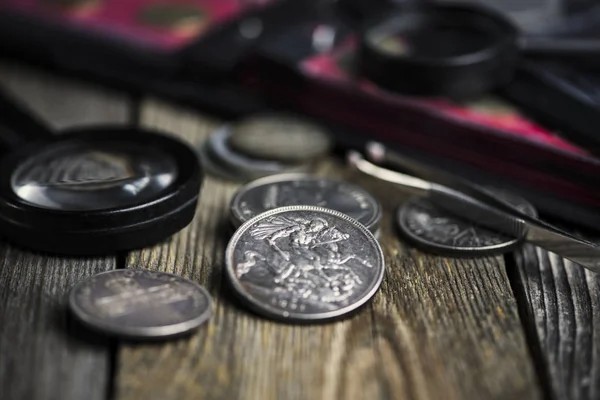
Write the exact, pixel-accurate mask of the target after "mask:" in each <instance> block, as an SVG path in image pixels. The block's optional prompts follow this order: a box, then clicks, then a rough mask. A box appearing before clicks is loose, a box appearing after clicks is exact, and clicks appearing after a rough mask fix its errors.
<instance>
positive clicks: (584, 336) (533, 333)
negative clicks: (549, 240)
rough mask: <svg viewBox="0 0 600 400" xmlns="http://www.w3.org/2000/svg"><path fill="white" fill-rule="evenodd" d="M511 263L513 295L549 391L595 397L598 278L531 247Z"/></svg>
mask: <svg viewBox="0 0 600 400" xmlns="http://www.w3.org/2000/svg"><path fill="white" fill-rule="evenodd" d="M513 262H514V265H513V266H511V268H513V269H514V270H513V271H511V275H514V277H513V281H514V287H515V293H516V294H517V296H518V297H519V300H520V303H521V305H522V307H521V308H522V314H523V317H524V318H523V319H524V321H525V323H526V328H527V330H528V331H529V341H530V346H531V347H532V353H533V354H534V355H535V356H536V357H537V363H538V370H539V371H540V375H541V378H542V380H543V381H544V382H545V384H546V385H547V387H548V393H549V394H551V395H552V396H553V397H554V398H555V399H572V400H593V399H598V398H600V276H598V275H597V274H594V273H593V272H589V271H587V270H585V269H584V268H582V267H580V266H579V265H576V264H574V263H572V262H570V261H568V260H565V259H562V258H561V257H558V256H557V255H556V254H553V253H548V252H547V251H545V250H542V249H539V248H536V247H534V246H531V245H526V246H525V247H523V249H521V250H520V251H517V252H516V253H515V254H514V260H513ZM509 263H510V262H509Z"/></svg>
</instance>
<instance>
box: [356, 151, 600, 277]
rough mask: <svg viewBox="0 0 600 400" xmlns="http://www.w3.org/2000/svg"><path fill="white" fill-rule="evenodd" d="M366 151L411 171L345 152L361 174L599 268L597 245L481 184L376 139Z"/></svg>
mask: <svg viewBox="0 0 600 400" xmlns="http://www.w3.org/2000/svg"><path fill="white" fill-rule="evenodd" d="M366 154H367V155H368V157H369V158H370V159H372V160H373V161H375V162H383V161H388V162H389V163H393V164H394V165H395V166H398V167H400V168H401V169H403V170H406V171H409V173H410V174H411V175H408V174H404V173H401V172H397V171H392V170H389V169H386V168H382V167H379V166H377V165H375V164H373V163H371V162H369V161H367V160H366V159H364V158H363V156H362V155H361V154H360V153H359V152H356V151H350V152H349V153H348V162H349V163H350V164H351V165H352V166H353V167H354V168H356V169H358V170H359V171H360V172H362V173H364V174H367V175H369V176H372V177H375V178H378V179H380V180H383V181H386V182H390V183H393V184H395V185H400V186H402V187H403V188H404V189H406V190H408V191H410V192H412V193H413V194H415V195H418V196H426V197H427V198H429V200H431V201H432V202H433V203H434V204H435V205H436V206H438V207H440V208H441V209H445V210H446V211H448V212H450V213H452V214H454V215H456V216H458V217H461V218H464V219H466V220H469V221H472V222H474V223H476V224H478V225H481V226H485V227H487V228H489V229H492V230H495V231H497V232H501V233H504V234H506V235H510V236H512V237H516V238H519V237H523V238H524V239H525V240H526V241H527V242H529V243H531V244H533V245H536V246H539V247H541V248H544V249H546V250H548V251H550V252H553V253H556V254H557V255H559V256H562V257H564V258H566V259H569V260H571V261H573V262H575V263H577V264H580V265H581V266H583V267H585V268H587V269H589V270H591V271H594V272H600V246H599V245H597V244H595V243H592V242H589V241H587V240H585V239H582V238H579V237H577V236H575V235H572V234H570V233H568V232H565V231H563V230H562V229H559V228H557V227H555V226H553V225H551V224H549V223H546V222H544V221H541V220H540V219H538V218H536V217H534V216H530V215H527V214H525V213H524V212H522V211H521V210H519V209H517V208H516V207H514V206H513V205H511V204H509V203H507V202H505V201H503V200H502V199H500V198H498V197H496V196H495V195H494V194H493V193H491V192H490V191H488V190H487V189H485V188H483V187H480V186H478V185H476V184H473V183H471V182H469V181H467V180H464V179H463V178H460V177H457V176H454V175H451V174H449V173H446V172H444V171H439V170H436V169H434V168H432V167H429V166H425V165H423V164H421V163H418V162H415V161H413V160H409V159H407V158H406V157H403V156H401V155H399V154H396V153H393V152H391V151H389V150H387V149H386V148H385V147H384V146H383V145H382V144H380V143H374V142H371V143H369V144H367V147H366Z"/></svg>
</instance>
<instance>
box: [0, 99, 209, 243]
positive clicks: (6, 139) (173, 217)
mask: <svg viewBox="0 0 600 400" xmlns="http://www.w3.org/2000/svg"><path fill="white" fill-rule="evenodd" d="M0 157H1V159H0V235H2V236H3V237H4V238H6V239H8V240H9V241H11V242H13V243H15V244H18V245H21V246H23V247H29V248H33V249H36V250H42V251H47V252H52V253H59V254H71V255H92V254H106V253H109V254H110V253H115V252H117V251H123V250H131V249H134V248H139V247H144V246H148V245H151V244H154V243H156V242H159V241H160V240H164V239H166V238H168V237H169V236H170V235H172V234H174V233H176V232H177V231H179V230H180V229H182V228H183V227H185V226H186V225H187V224H189V223H190V221H191V220H192V218H193V217H194V214H195V211H196V205H197V203H198V196H199V194H200V189H201V186H202V179H203V172H202V169H201V167H200V161H199V160H198V157H197V155H196V152H195V151H194V150H193V149H192V148H191V147H190V146H189V145H188V144H186V143H184V142H183V141H181V140H179V139H177V138H175V137H171V136H170V135H167V134H163V133H160V132H154V131H149V130H140V129H131V128H123V127H119V126H99V127H95V128H87V129H74V130H71V131H67V132H62V133H61V134H60V135H57V134H55V133H54V132H52V131H51V130H50V129H49V128H48V127H46V126H44V124H43V123H42V122H41V121H39V120H37V119H35V118H34V117H33V116H30V115H29V113H28V112H27V111H26V110H25V108H24V107H23V106H22V105H20V104H18V103H17V102H15V101H13V100H12V99H10V96H8V95H7V94H5V93H3V92H2V91H0Z"/></svg>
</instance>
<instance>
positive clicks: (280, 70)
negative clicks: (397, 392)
mask: <svg viewBox="0 0 600 400" xmlns="http://www.w3.org/2000/svg"><path fill="white" fill-rule="evenodd" d="M160 4H162V5H163V7H166V8H165V9H157V8H156V7H157V6H156V3H155V2H151V1H149V0H80V1H61V0H45V1H42V0H6V1H3V2H2V4H0V51H1V52H2V54H4V55H5V56H10V57H13V58H18V59H21V60H27V61H29V62H32V63H35V64H41V65H43V66H45V67H52V68H53V69H55V70H58V71H61V72H63V73H66V74H69V75H73V76H77V77H84V78H86V79H94V80H97V81H99V82H102V83H107V84H110V85H112V86H115V87H118V88H124V89H126V90H130V91H132V92H134V93H156V94H158V95H161V96H164V97H166V98H168V99H172V100H176V101H179V102H182V103H185V104H188V105H193V106H196V107H199V108H203V109H207V110H209V111H212V112H216V113H219V114H222V115H225V116H228V117H231V118H235V117H239V116H242V115H245V114H249V113H253V112H259V111H265V110H271V109H276V108H285V109H289V110H292V111H294V112H296V113H301V114H305V115H307V116H310V117H314V118H316V119H318V120H320V121H322V122H323V123H324V124H325V125H327V126H328V127H330V128H331V129H332V131H333V132H334V133H335V135H336V138H337V139H338V142H339V143H340V144H341V145H342V146H346V147H357V146H362V145H364V143H365V142H366V141H367V140H373V139H374V140H378V141H382V142H385V143H387V144H389V145H390V146H392V147H393V148H394V149H395V150H396V151H398V152H400V153H404V154H407V155H409V156H412V157H414V158H416V159H419V160H421V161H427V162H429V163H431V164H434V165H436V166H438V167H443V168H445V169H448V170H451V171H454V172H456V173H460V174H462V175H464V176H466V177H469V178H471V179H473V180H474V181H477V182H482V183H494V184H495V185H498V186H502V187H506V188H507V189H513V190H515V191H517V192H519V193H522V194H523V195H524V196H526V197H528V198H530V199H531V200H532V202H534V203H535V205H536V206H537V207H538V208H539V209H540V211H541V212H542V213H547V214H549V215H554V216H558V217H562V218H564V219H566V220H568V221H572V222H577V223H580V224H582V225H586V226H588V227H592V228H594V227H597V226H598V225H599V224H600V213H599V212H598V211H597V210H598V209H599V206H600V195H599V194H598V193H597V190H596V187H597V185H596V182H597V176H598V175H599V174H600V162H599V161H598V159H596V158H595V157H594V156H593V155H592V153H591V152H590V148H589V147H588V146H586V145H585V144H582V143H581V142H579V141H577V140H573V137H571V136H568V135H565V134H562V132H561V131H560V128H561V126H560V121H555V120H552V121H548V120H547V119H546V120H544V121H543V122H544V126H542V125H541V124H540V123H538V122H536V120H537V119H533V117H532V116H536V117H538V116H539V114H538V115H536V113H535V112H531V111H532V110H529V109H528V108H527V104H528V100H529V99H531V98H532V92H531V91H529V92H527V93H524V94H522V95H520V94H519V93H515V92H514V91H513V92H510V93H508V95H507V94H506V93H501V92H499V93H492V94H490V96H488V97H486V98H477V99H468V100H462V101H458V100H457V101H450V100H442V99H417V98H412V97H406V96H400V95H398V94H395V93H391V92H389V91H386V90H385V89H382V88H380V87H377V86H376V85H374V84H372V83H371V82H369V81H366V80H364V79H361V78H360V77H359V74H358V72H359V71H357V70H356V65H357V63H356V58H357V56H359V55H357V52H356V41H357V38H356V33H355V32H353V31H352V29H350V28H349V25H348V24H347V23H345V22H344V18H342V17H341V16H340V15H337V14H336V13H335V12H334V11H333V10H324V9H323V6H321V5H320V4H321V2H316V1H284V0H280V1H277V0H252V1H238V0H181V1H178V2H169V3H160ZM169 7H170V8H169ZM170 15H175V16H177V15H180V16H181V18H180V20H181V21H183V22H180V23H173V22H172V21H169V20H168V19H169V18H168V17H169V16H170ZM223 48H227V49H228V51H227V52H223V51H222V49H223ZM520 79H527V77H525V78H523V77H521V78H520ZM215 82H217V83H218V85H215V84H214V83H215ZM561 95H565V94H564V93H562V94H561ZM557 96H558V95H557ZM519 99H522V101H519ZM558 100H560V98H558ZM554 103H555V104H560V101H557V100H555V101H554ZM517 105H518V107H517ZM533 111H535V110H533ZM542 111H543V112H544V115H549V114H552V113H551V112H550V111H552V110H548V109H545V110H542ZM540 122H541V121H540Z"/></svg>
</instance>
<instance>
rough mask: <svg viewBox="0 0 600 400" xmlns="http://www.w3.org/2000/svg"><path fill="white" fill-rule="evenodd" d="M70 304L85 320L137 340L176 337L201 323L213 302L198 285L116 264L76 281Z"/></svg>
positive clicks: (90, 324)
mask: <svg viewBox="0 0 600 400" xmlns="http://www.w3.org/2000/svg"><path fill="white" fill-rule="evenodd" d="M69 307H70V308H71V311H72V312H73V314H74V315H75V316H76V317H77V318H78V319H79V320H80V321H81V322H83V323H84V324H85V325H87V326H89V327H90V328H92V329H95V330H99V331H102V332H104V333H106V334H109V335H115V336H124V337H129V338H137V339H150V338H155V339H158V338H165V337H170V336H177V335H180V334H183V333H186V332H189V331H191V330H192V329H195V328H197V327H198V326H199V325H201V324H202V323H204V322H205V321H206V320H208V318H210V316H211V314H212V301H211V299H210V296H209V294H208V292H207V291H206V290H205V289H204V288H202V287H201V286H200V285H198V284H196V283H194V282H192V281H190V280H188V279H185V278H183V277H181V276H178V275H174V274H168V273H164V272H155V271H149V270H136V269H117V270H114V271H108V272H103V273H100V274H97V275H94V276H92V277H90V278H88V279H86V280H85V281H83V282H81V283H79V284H77V285H76V286H75V287H73V289H72V290H71V293H70V295H69Z"/></svg>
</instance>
